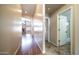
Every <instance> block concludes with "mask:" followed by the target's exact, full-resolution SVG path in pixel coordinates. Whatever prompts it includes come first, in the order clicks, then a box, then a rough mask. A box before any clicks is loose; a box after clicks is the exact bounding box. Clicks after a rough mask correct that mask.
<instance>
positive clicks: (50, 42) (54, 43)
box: [50, 42, 58, 46]
mask: <svg viewBox="0 0 79 59" xmlns="http://www.w3.org/2000/svg"><path fill="white" fill-rule="evenodd" d="M50 43H51V44H53V45H54V46H58V45H56V44H55V43H53V42H50Z"/></svg>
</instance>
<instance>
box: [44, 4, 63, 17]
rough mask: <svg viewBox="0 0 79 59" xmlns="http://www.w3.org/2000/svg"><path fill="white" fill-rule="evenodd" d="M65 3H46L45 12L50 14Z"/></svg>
mask: <svg viewBox="0 0 79 59" xmlns="http://www.w3.org/2000/svg"><path fill="white" fill-rule="evenodd" d="M63 5H64V4H46V5H45V13H46V14H47V15H49V16H50V15H51V14H52V13H54V12H55V11H56V10H57V9H59V8H61V7H62V6H63Z"/></svg>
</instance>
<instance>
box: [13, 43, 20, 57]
mask: <svg viewBox="0 0 79 59" xmlns="http://www.w3.org/2000/svg"><path fill="white" fill-rule="evenodd" d="M20 47H21V43H19V45H18V47H17V49H16V50H15V52H14V55H16V53H17V52H18V50H19V49H20Z"/></svg>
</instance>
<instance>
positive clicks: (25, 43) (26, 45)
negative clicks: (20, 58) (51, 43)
mask: <svg viewBox="0 0 79 59" xmlns="http://www.w3.org/2000/svg"><path fill="white" fill-rule="evenodd" d="M41 54H42V52H41V50H40V48H39V47H38V45H37V44H36V42H35V40H34V39H33V37H32V36H31V35H30V34H27V35H23V36H22V44H21V47H20V49H19V50H18V52H17V54H16V55H41Z"/></svg>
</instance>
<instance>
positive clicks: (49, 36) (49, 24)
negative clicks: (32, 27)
mask: <svg viewBox="0 0 79 59" xmlns="http://www.w3.org/2000/svg"><path fill="white" fill-rule="evenodd" d="M46 19H47V20H48V24H47V25H48V34H47V36H48V39H47V40H48V42H50V18H49V17H45V21H46ZM45 29H46V28H45Z"/></svg>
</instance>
